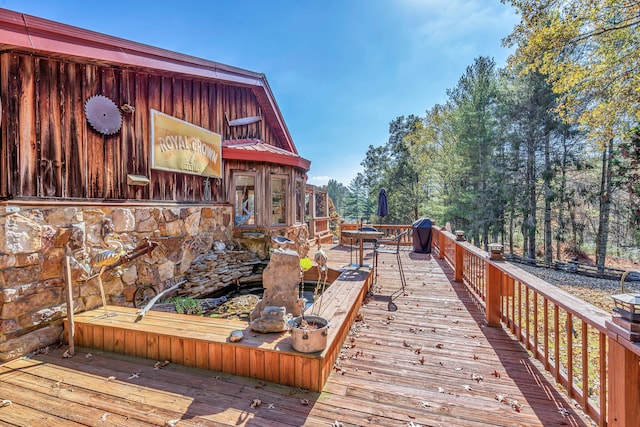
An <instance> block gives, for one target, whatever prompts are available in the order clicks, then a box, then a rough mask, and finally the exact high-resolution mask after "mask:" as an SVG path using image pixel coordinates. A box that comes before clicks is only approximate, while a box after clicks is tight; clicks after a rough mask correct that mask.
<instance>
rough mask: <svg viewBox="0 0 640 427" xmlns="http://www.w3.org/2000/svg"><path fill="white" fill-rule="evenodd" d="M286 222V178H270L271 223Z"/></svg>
mask: <svg viewBox="0 0 640 427" xmlns="http://www.w3.org/2000/svg"><path fill="white" fill-rule="evenodd" d="M286 223H287V178H285V177H277V176H274V177H272V178H271V224H274V225H276V224H286Z"/></svg>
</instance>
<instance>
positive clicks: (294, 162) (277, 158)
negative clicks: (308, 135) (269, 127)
mask: <svg viewBox="0 0 640 427" xmlns="http://www.w3.org/2000/svg"><path fill="white" fill-rule="evenodd" d="M222 159H223V160H226V159H228V160H243V161H248V162H265V163H275V164H280V165H288V166H293V167H297V168H300V169H303V170H304V171H305V172H308V171H309V169H311V161H309V160H307V159H304V158H302V157H300V156H298V155H295V156H289V155H285V154H277V153H269V152H264V151H249V150H242V149H234V147H222Z"/></svg>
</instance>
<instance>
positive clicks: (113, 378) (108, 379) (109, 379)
mask: <svg viewBox="0 0 640 427" xmlns="http://www.w3.org/2000/svg"><path fill="white" fill-rule="evenodd" d="M115 379H116V377H114V376H110V377H109V378H107V381H113V380H115Z"/></svg>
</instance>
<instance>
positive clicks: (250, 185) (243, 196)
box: [234, 174, 256, 227]
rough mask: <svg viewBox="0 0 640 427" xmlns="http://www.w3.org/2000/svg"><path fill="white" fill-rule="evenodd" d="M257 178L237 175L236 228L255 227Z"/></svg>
mask: <svg viewBox="0 0 640 427" xmlns="http://www.w3.org/2000/svg"><path fill="white" fill-rule="evenodd" d="M255 195H256V177H255V176H253V175H241V174H238V175H235V203H234V207H235V217H234V223H235V225H236V227H240V226H243V225H255V224H256V217H255V208H256V201H255Z"/></svg>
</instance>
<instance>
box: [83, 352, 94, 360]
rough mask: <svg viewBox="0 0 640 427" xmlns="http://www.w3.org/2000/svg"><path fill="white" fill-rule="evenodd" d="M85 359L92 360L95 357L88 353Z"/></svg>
mask: <svg viewBox="0 0 640 427" xmlns="http://www.w3.org/2000/svg"><path fill="white" fill-rule="evenodd" d="M84 357H85V358H87V359H91V358H92V357H93V354H91V353H87V354H86V355H85V356H84Z"/></svg>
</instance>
